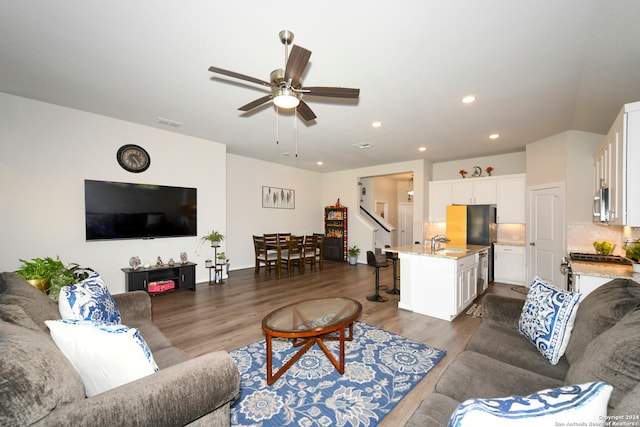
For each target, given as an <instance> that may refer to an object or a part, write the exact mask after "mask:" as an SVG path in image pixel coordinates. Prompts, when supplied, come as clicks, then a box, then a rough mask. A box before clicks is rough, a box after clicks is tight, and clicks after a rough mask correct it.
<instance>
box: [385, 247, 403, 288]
mask: <svg viewBox="0 0 640 427" xmlns="http://www.w3.org/2000/svg"><path fill="white" fill-rule="evenodd" d="M384 247H385V248H390V247H391V246H389V245H384ZM385 254H386V255H387V259H388V260H389V259H390V260H391V261H392V262H393V288H391V289H387V290H386V291H385V292H386V293H388V294H391V295H400V289H398V286H397V285H396V284H397V281H398V279H399V276H398V269H397V262H398V260H399V259H398V253H397V252H385Z"/></svg>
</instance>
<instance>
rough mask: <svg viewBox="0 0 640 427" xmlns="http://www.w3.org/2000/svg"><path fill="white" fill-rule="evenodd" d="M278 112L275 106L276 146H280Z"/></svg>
mask: <svg viewBox="0 0 640 427" xmlns="http://www.w3.org/2000/svg"><path fill="white" fill-rule="evenodd" d="M279 117H280V111H279V110H278V106H277V105H276V144H280V126H279V125H280V119H279Z"/></svg>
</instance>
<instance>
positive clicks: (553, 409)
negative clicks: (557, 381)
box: [449, 382, 613, 427]
mask: <svg viewBox="0 0 640 427" xmlns="http://www.w3.org/2000/svg"><path fill="white" fill-rule="evenodd" d="M612 390H613V387H611V386H610V385H609V384H606V383H603V382H593V383H587V384H580V385H570V386H564V387H560V388H554V389H547V390H542V391H539V392H537V393H533V394H531V395H529V396H511V397H505V398H501V399H470V400H467V401H465V402H463V403H461V404H460V405H459V406H458V408H457V409H456V411H455V412H454V413H453V415H452V416H451V419H450V420H449V427H478V426H492V427H502V426H505V427H531V426H536V427H557V426H568V425H572V426H582V425H584V426H587V425H588V426H604V425H605V420H606V416H607V404H608V403H609V397H610V396H611V391H612Z"/></svg>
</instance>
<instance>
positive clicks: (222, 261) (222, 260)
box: [218, 252, 227, 264]
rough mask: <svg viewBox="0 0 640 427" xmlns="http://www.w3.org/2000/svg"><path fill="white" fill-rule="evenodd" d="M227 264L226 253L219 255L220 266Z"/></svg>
mask: <svg viewBox="0 0 640 427" xmlns="http://www.w3.org/2000/svg"><path fill="white" fill-rule="evenodd" d="M226 262H227V255H226V254H225V253H224V252H220V253H219V254H218V264H225V263H226Z"/></svg>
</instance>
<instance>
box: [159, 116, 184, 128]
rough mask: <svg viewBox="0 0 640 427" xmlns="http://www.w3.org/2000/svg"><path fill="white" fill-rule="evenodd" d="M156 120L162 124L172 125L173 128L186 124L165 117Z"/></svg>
mask: <svg viewBox="0 0 640 427" xmlns="http://www.w3.org/2000/svg"><path fill="white" fill-rule="evenodd" d="M156 121H157V122H158V123H160V124H161V125H165V126H169V127H172V128H179V127H180V126H182V125H183V124H184V123H180V122H176V121H175V120H170V119H165V118H162V117H158V118H157V119H156Z"/></svg>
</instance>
